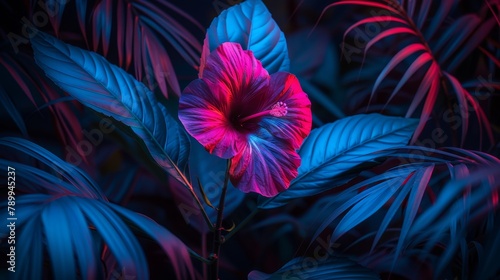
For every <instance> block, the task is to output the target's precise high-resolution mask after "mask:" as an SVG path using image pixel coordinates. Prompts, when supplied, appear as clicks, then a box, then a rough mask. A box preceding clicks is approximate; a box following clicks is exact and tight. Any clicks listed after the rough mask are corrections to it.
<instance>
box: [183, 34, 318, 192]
mask: <svg viewBox="0 0 500 280" xmlns="http://www.w3.org/2000/svg"><path fill="white" fill-rule="evenodd" d="M202 69H203V70H202V71H203V72H202V73H200V77H201V78H200V79H197V80H194V81H193V82H191V83H190V84H189V85H188V86H187V87H186V89H184V92H183V93H182V95H181V98H180V104H179V118H180V120H181V122H182V123H183V125H184V127H185V128H186V130H187V131H188V132H189V134H191V136H193V137H194V138H195V139H196V140H198V141H199V142H200V143H201V144H202V145H203V146H204V147H205V149H206V150H207V151H209V152H210V153H212V154H215V155H217V156H219V157H221V158H230V159H231V168H230V170H229V175H230V180H231V182H232V183H233V185H234V186H235V187H237V188H238V189H240V190H241V191H243V192H256V193H259V194H261V195H263V196H267V197H272V196H275V195H276V194H278V193H279V192H281V191H284V190H286V189H287V188H288V186H289V185H290V181H291V180H292V179H293V178H295V177H296V176H297V168H298V167H299V165H300V157H299V155H298V154H297V152H296V150H297V149H298V148H299V147H300V145H301V144H302V141H303V140H304V138H305V137H306V136H307V135H308V134H309V132H310V131H311V118H312V117H311V108H310V107H311V103H310V101H309V99H308V97H307V95H306V94H305V93H304V92H303V91H302V89H301V87H300V84H299V82H298V80H297V78H296V77H295V76H294V75H292V74H289V73H285V72H278V73H275V74H272V75H269V74H268V73H267V71H266V70H265V69H264V68H263V67H262V64H261V62H260V61H259V60H257V59H256V58H255V57H254V55H253V52H252V51H248V50H243V49H242V48H241V46H240V45H239V44H237V43H230V42H228V43H223V44H222V45H220V46H219V47H218V48H217V49H216V50H214V51H213V52H212V53H210V54H209V55H208V57H206V61H205V63H204V65H203V67H202Z"/></svg>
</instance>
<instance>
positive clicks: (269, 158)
mask: <svg viewBox="0 0 500 280" xmlns="http://www.w3.org/2000/svg"><path fill="white" fill-rule="evenodd" d="M299 165H300V157H299V155H298V154H297V152H296V151H295V150H294V149H293V148H292V147H291V146H290V145H289V144H288V143H287V142H286V141H283V140H280V139H278V138H274V137H273V135H271V134H269V132H268V131H266V130H263V129H261V130H260V131H259V133H257V134H255V135H250V136H249V139H248V144H247V145H246V147H245V148H244V149H243V150H242V151H241V153H239V154H237V155H236V156H235V157H234V158H232V159H231V169H230V170H229V175H230V179H231V183H233V185H234V186H235V187H236V188H238V189H239V190H241V191H242V192H245V193H248V192H255V193H259V194H261V195H263V196H266V197H273V196H275V195H277V194H278V193H279V192H282V191H284V190H286V189H287V188H288V187H289V186H290V181H291V180H293V179H294V178H295V177H296V176H297V168H298V167H299Z"/></svg>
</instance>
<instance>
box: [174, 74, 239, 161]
mask: <svg viewBox="0 0 500 280" xmlns="http://www.w3.org/2000/svg"><path fill="white" fill-rule="evenodd" d="M224 98H225V97H224V96H221V93H220V92H218V91H217V90H212V89H211V88H210V87H209V85H207V84H206V83H205V82H204V81H203V80H201V79H197V80H194V81H193V82H191V83H190V84H189V85H188V86H187V87H186V88H185V89H184V92H183V93H182V95H181V98H180V100H179V119H180V120H181V122H182V124H183V125H184V127H185V128H186V130H187V132H188V133H189V134H190V135H191V136H193V137H194V138H195V139H196V140H197V141H198V142H200V144H202V145H203V146H204V147H205V149H206V150H207V151H208V152H210V153H213V154H215V155H216V156H218V157H221V158H230V157H232V156H234V155H236V154H237V153H238V152H239V151H240V150H241V149H242V148H243V147H244V144H245V142H246V138H245V136H244V135H242V134H240V133H238V132H237V131H236V130H234V129H233V128H232V126H231V123H230V122H229V121H228V120H227V118H226V116H225V112H224V111H223V110H224V108H226V107H227V106H228V105H227V104H224V103H222V102H224V101H222V100H221V99H224ZM226 102H227V101H226Z"/></svg>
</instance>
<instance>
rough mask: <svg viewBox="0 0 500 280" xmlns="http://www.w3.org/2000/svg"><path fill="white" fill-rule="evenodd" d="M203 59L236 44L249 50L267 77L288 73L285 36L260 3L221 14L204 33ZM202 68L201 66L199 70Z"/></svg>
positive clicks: (251, 1)
mask: <svg viewBox="0 0 500 280" xmlns="http://www.w3.org/2000/svg"><path fill="white" fill-rule="evenodd" d="M206 38H208V40H205V44H208V48H207V47H204V48H203V53H202V59H201V61H202V62H203V61H204V57H206V56H208V54H209V53H208V52H207V50H208V51H210V52H211V51H214V50H215V49H216V48H217V47H218V46H219V45H221V44H222V43H225V42H235V43H239V44H240V45H241V46H242V48H243V49H244V50H251V51H252V52H253V53H254V55H255V57H256V58H257V59H258V60H260V61H261V62H262V66H264V68H265V69H266V70H267V71H268V72H269V74H273V73H276V72H278V71H288V70H289V67H290V61H289V58H288V50H287V44H286V40H285V35H284V34H283V32H281V30H280V28H279V27H278V25H277V24H276V22H275V21H274V20H273V18H272V16H271V14H270V13H269V11H268V10H267V8H266V6H265V5H264V4H263V3H262V1H261V0H247V1H245V2H243V3H241V4H238V5H234V6H232V7H230V8H229V9H227V10H225V11H223V12H222V13H221V14H220V15H219V16H218V17H216V18H215V19H214V20H213V21H212V23H211V24H210V27H209V28H208V30H207V35H206ZM201 68H203V67H201Z"/></svg>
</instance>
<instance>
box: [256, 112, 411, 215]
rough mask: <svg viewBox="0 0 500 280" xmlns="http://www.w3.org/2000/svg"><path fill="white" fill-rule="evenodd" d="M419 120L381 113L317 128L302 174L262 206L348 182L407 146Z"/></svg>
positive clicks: (304, 151) (308, 140)
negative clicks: (367, 166) (393, 150)
mask: <svg viewBox="0 0 500 280" xmlns="http://www.w3.org/2000/svg"><path fill="white" fill-rule="evenodd" d="M417 122H418V120H415V119H405V118H400V117H388V116H383V115H380V114H369V115H355V116H352V117H347V118H345V119H341V120H338V121H336V122H334V123H331V124H327V125H325V126H323V127H321V128H318V129H315V130H313V131H312V132H311V134H310V135H309V136H308V137H307V138H306V139H305V140H304V143H303V144H302V147H301V148H300V151H299V155H300V157H301V159H302V163H301V165H300V167H299V170H298V171H299V174H298V176H297V178H295V179H294V180H293V181H292V182H291V184H290V188H289V189H288V190H286V191H284V192H282V193H280V194H279V195H278V196H276V197H274V198H272V199H269V200H266V201H265V202H263V203H261V205H260V207H262V208H274V207H278V206H281V205H284V204H285V203H287V202H288V201H290V200H292V199H295V198H299V197H306V196H311V195H314V194H317V193H320V192H323V191H326V190H328V189H331V188H333V187H335V186H338V185H341V184H344V183H346V182H347V181H348V180H350V179H351V178H352V177H353V176H355V175H357V173H358V172H359V171H356V170H353V169H355V168H356V167H358V166H360V165H363V164H367V163H370V162H373V161H374V160H375V159H377V158H380V157H384V156H387V154H385V153H384V152H383V150H385V149H389V148H394V147H398V146H404V145H406V144H407V143H408V140H409V139H410V138H411V135H412V134H413V131H414V130H415V127H416V124H417Z"/></svg>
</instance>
